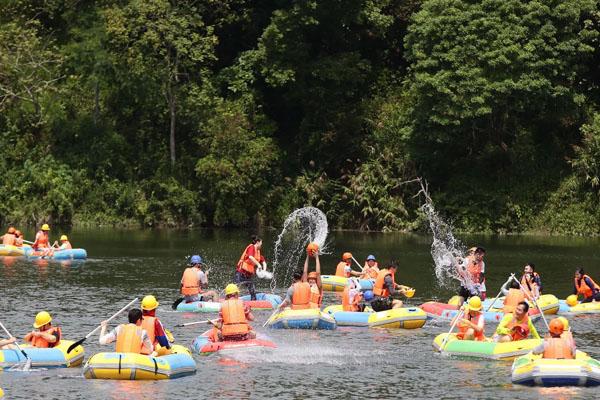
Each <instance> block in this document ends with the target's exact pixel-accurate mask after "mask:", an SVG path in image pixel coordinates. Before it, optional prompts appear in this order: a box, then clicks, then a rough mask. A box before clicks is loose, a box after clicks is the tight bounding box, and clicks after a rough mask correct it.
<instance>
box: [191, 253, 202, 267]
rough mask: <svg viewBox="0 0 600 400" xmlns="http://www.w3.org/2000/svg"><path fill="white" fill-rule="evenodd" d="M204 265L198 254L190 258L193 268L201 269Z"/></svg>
mask: <svg viewBox="0 0 600 400" xmlns="http://www.w3.org/2000/svg"><path fill="white" fill-rule="evenodd" d="M201 264H202V257H200V256H199V255H197V254H194V255H193V256H191V257H190V265H191V266H193V267H200V265H201Z"/></svg>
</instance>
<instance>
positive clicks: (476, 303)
mask: <svg viewBox="0 0 600 400" xmlns="http://www.w3.org/2000/svg"><path fill="white" fill-rule="evenodd" d="M468 305H469V313H470V314H476V313H478V312H480V311H481V308H482V307H483V306H482V304H481V297H479V296H473V297H471V298H470V299H469V302H468Z"/></svg>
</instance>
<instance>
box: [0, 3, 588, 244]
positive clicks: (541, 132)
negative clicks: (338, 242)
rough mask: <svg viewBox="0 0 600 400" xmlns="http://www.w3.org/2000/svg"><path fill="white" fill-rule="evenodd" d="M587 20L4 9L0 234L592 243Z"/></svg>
mask: <svg viewBox="0 0 600 400" xmlns="http://www.w3.org/2000/svg"><path fill="white" fill-rule="evenodd" d="M599 24H600V13H599V10H598V4H597V2H596V1H592V0H547V1H543V2H542V1H536V0H531V1H522V0H478V1H467V0H343V1H342V0H339V1H338V0H328V1H317V0H305V1H260V2H256V1H248V0H219V1H212V0H203V1H199V0H197V1H194V0H182V1H167V0H121V1H114V0H102V1H70V0H50V1H44V2H39V1H32V0H9V1H5V2H2V4H1V5H0V146H1V148H2V153H3V157H1V158H0V168H1V169H2V171H3V172H4V173H3V174H2V175H0V220H1V221H0V222H1V223H2V224H7V223H19V224H26V223H28V224H35V223H40V222H41V221H49V222H52V223H61V224H141V225H143V226H157V225H169V226H245V225H249V224H263V225H278V224H280V223H281V221H283V220H284V218H285V216H286V215H287V214H288V213H289V212H290V211H292V210H293V209H295V208H297V207H301V206H305V205H313V206H316V207H319V208H320V209H322V210H323V211H324V212H325V213H326V214H327V216H328V219H329V221H330V224H331V226H333V227H337V228H349V229H364V230H416V229H419V228H420V227H422V226H423V223H422V216H421V215H420V213H419V211H418V206H419V199H416V198H414V197H413V196H414V194H415V193H416V192H417V188H416V187H414V186H411V185H402V184H401V183H402V182H404V181H407V180H410V179H412V178H414V177H416V176H422V177H423V178H424V179H426V180H427V181H428V183H429V189H430V192H431V195H432V198H433V201H434V202H435V204H436V207H437V208H438V209H439V210H440V211H441V213H442V214H444V215H447V216H449V217H450V218H451V219H452V220H453V221H454V224H455V225H456V227H457V228H458V229H460V230H464V231H478V232H528V231H536V232H547V233H568V234H597V233H600V224H599V223H598V222H599V221H600V206H599V204H600V202H599V196H600V114H599V105H600V47H599V43H600V42H599V40H600V32H599V31H600V25H599Z"/></svg>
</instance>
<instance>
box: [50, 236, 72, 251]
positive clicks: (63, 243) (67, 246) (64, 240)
mask: <svg viewBox="0 0 600 400" xmlns="http://www.w3.org/2000/svg"><path fill="white" fill-rule="evenodd" d="M52 247H53V248H55V249H57V250H72V249H73V246H71V242H69V238H68V237H67V235H62V236H61V237H60V245H59V244H58V242H54V243H53V244H52Z"/></svg>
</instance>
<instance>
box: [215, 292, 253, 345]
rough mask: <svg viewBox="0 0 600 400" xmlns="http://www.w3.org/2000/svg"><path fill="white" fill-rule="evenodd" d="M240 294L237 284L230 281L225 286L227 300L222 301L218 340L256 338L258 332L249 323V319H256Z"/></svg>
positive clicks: (217, 333) (217, 331)
mask: <svg viewBox="0 0 600 400" xmlns="http://www.w3.org/2000/svg"><path fill="white" fill-rule="evenodd" d="M239 296H240V289H239V288H238V287H237V285H235V284H233V283H230V284H229V285H227V286H226V287H225V300H224V301H223V302H222V303H221V311H219V319H218V321H217V326H216V327H215V329H216V339H217V340H218V341H226V340H233V341H240V340H249V339H256V332H254V330H253V329H252V327H251V326H250V324H249V323H248V321H254V315H252V310H251V309H250V307H249V306H247V305H245V304H244V302H243V301H242V300H241V299H240V298H239ZM213 332H214V330H213ZM214 338H215V335H214V333H213V339H214Z"/></svg>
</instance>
